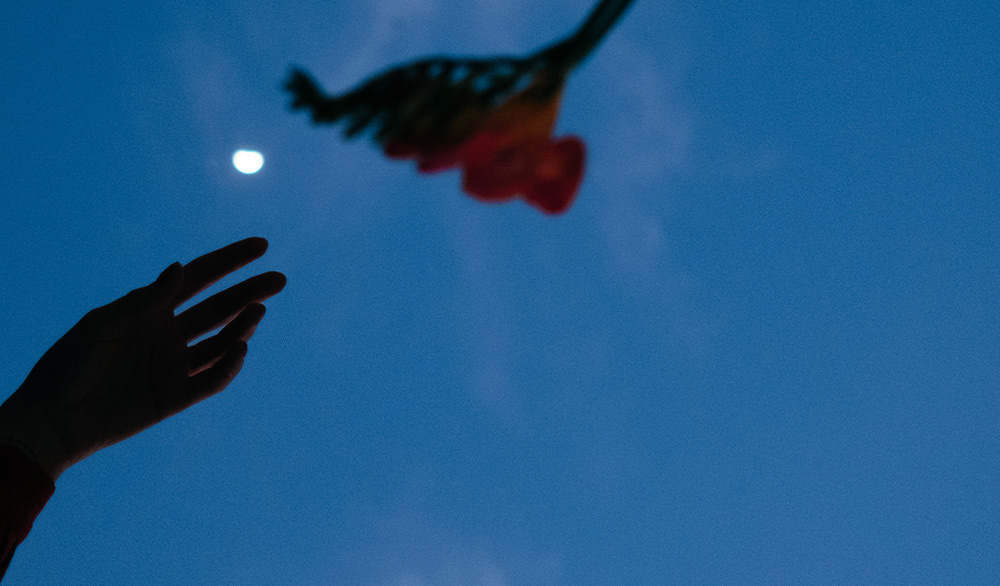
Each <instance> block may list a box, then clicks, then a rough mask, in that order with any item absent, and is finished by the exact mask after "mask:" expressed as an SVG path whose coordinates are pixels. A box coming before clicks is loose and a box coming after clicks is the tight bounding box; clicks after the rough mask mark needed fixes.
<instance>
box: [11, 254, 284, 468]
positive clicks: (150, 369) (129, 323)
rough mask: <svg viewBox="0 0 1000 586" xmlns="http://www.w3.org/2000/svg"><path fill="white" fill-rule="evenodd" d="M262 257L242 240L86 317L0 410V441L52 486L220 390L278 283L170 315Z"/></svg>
mask: <svg viewBox="0 0 1000 586" xmlns="http://www.w3.org/2000/svg"><path fill="white" fill-rule="evenodd" d="M265 250H267V241H266V240H264V239H263V238H248V239H246V240H241V241H239V242H236V243H234V244H230V245H229V246H226V247H224V248H221V249H219V250H216V251H214V252H210V253H208V254H206V255H204V256H201V257H199V258H196V259H194V260H193V261H191V262H190V263H188V264H187V265H183V266H182V265H181V264H180V263H174V264H173V265H170V266H169V267H168V268H167V269H166V270H165V271H163V273H162V274H161V275H160V276H159V278H157V279H156V281H155V282H154V283H152V284H151V285H148V286H146V287H141V288H139V289H136V290H134V291H132V292H130V293H129V294H127V295H125V296H124V297H122V298H120V299H118V300H116V301H113V302H111V303H109V304H108V305H105V306H102V307H98V308H97V309H94V310H92V311H90V312H89V313H87V314H86V315H85V316H84V317H83V319H81V320H80V321H79V322H78V323H77V324H76V325H75V326H73V327H72V328H71V329H70V330H69V332H67V333H66V335H64V336H63V337H62V338H60V339H59V341H57V342H56V343H55V344H54V345H53V346H52V348H50V349H49V350H48V351H47V352H46V353H45V354H44V355H43V356H42V358H41V360H39V361H38V364H36V365H35V367H34V368H33V369H32V370H31V373H30V374H29V375H28V378H27V379H26V380H25V381H24V384H22V385H21V387H20V388H19V389H18V390H17V392H15V393H14V394H13V395H12V396H11V397H10V398H9V399H8V400H7V401H6V402H5V403H4V404H3V405H2V406H0V442H2V443H10V444H13V445H16V446H17V447H19V448H21V450H22V451H24V452H25V455H27V456H28V457H29V458H31V459H33V460H34V461H35V462H36V463H38V464H39V465H40V466H41V467H42V468H43V469H44V470H45V471H46V472H47V473H48V474H49V475H50V476H51V477H52V479H53V480H55V479H56V478H58V477H59V475H60V474H62V472H63V471H65V470H66V469H67V468H69V467H70V466H72V465H73V464H75V463H77V462H79V461H80V460H83V459H84V458H86V457H87V456H89V455H91V454H93V453H94V452H96V451H98V450H100V449H102V448H105V447H108V446H110V445H113V444H115V443H118V442H120V441H122V440H124V439H127V438H129V437H132V436H133V435H135V434H137V433H139V432H140V431H142V430H144V429H146V428H148V427H150V426H152V425H154V424H156V423H158V422H160V421H162V420H164V419H166V418H167V417H170V416H171V415H174V414H176V413H178V412H180V411H183V410H184V409H186V408H188V407H190V406H191V405H193V404H195V403H197V402H199V401H201V400H203V399H205V398H207V397H210V396H212V395H214V394H216V393H218V392H219V391H221V390H222V389H224V388H226V386H227V385H228V384H229V383H230V382H231V381H232V380H233V378H234V377H235V376H236V375H237V374H238V373H239V371H240V368H241V367H242V366H243V359H244V357H245V356H246V352H247V344H246V343H247V340H249V339H250V336H252V335H253V333H254V330H255V329H256V328H257V324H258V323H259V322H260V320H261V318H263V317H264V306H263V305H261V303H260V302H261V301H264V300H265V299H267V298H269V297H271V296H272V295H274V294H276V293H278V292H279V291H281V289H282V288H283V287H284V286H285V276H284V275H282V274H281V273H277V272H269V273H264V274H262V275H257V276H255V277H251V278H249V279H247V280H245V281H243V282H241V283H238V284H236V285H233V286H232V287H230V288H228V289H226V290H224V291H221V292H219V293H216V294H215V295H212V296H211V297H209V298H207V299H205V300H204V301H201V302H200V303H198V304H196V305H194V306H192V307H190V308H188V309H186V310H185V311H183V312H181V313H179V314H177V315H174V310H176V309H177V308H178V307H179V306H180V305H181V304H183V303H184V302H185V301H187V300H189V299H191V298H192V297H194V296H195V295H196V294H198V292H200V291H202V290H204V289H205V288H207V287H208V286H210V285H211V284H212V283H215V282H216V281H218V280H219V279H221V278H223V277H225V276H226V275H228V274H229V273H232V272H233V271H235V270H237V269H239V268H240V267H242V266H245V265H247V264H249V263H250V262H251V261H253V260H255V259H257V258H259V257H260V256H261V255H263V254H264V251H265ZM221 326H225V327H223V328H222V330H221V331H219V332H218V333H216V334H215V335H213V336H211V337H208V338H206V339H204V340H202V341H200V342H198V343H196V344H193V345H191V346H188V344H189V343H190V342H192V341H193V340H195V339H196V338H198V337H200V336H202V335H204V334H206V333H208V332H211V331H212V330H214V329H216V328H219V327H221Z"/></svg>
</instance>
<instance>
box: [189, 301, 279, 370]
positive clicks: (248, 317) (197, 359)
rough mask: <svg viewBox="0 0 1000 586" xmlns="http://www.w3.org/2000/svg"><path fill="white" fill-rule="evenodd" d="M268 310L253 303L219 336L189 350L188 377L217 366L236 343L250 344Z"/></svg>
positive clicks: (223, 329) (216, 335)
mask: <svg viewBox="0 0 1000 586" xmlns="http://www.w3.org/2000/svg"><path fill="white" fill-rule="evenodd" d="M265 311H266V308H265V307H264V306H263V305H261V304H260V303H251V304H250V305H248V306H247V307H246V309H244V310H243V311H241V312H240V314H239V315H237V316H236V317H235V318H234V319H233V321H231V322H229V324H228V325H226V327H224V328H222V331H220V332H219V333H218V334H215V335H214V336H212V337H210V338H206V339H204V340H202V341H201V342H198V343H197V344H195V345H194V346H191V347H190V348H188V350H187V353H188V358H187V363H188V376H194V375H196V374H198V373H200V372H202V371H204V370H207V369H209V368H211V367H212V366H214V365H215V363H217V362H218V361H219V360H220V359H221V358H222V357H223V355H225V353H226V351H228V349H229V348H230V347H231V346H232V345H233V343H234V342H248V341H249V340H250V338H251V336H253V334H254V332H255V331H256V330H257V325H258V324H259V323H260V320H261V319H263V317H264V313H265Z"/></svg>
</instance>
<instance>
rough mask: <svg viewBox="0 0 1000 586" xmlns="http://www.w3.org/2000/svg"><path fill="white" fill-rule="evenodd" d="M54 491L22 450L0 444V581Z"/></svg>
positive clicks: (51, 483) (53, 486) (40, 469)
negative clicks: (16, 550) (15, 551)
mask: <svg viewBox="0 0 1000 586" xmlns="http://www.w3.org/2000/svg"><path fill="white" fill-rule="evenodd" d="M55 488H56V487H55V484H54V483H53V482H52V478H50V477H49V475H48V474H46V472H45V471H44V470H43V469H42V468H41V467H39V466H38V465H37V464H36V463H35V462H33V461H31V460H30V459H28V458H27V457H26V456H25V455H24V454H23V453H22V452H21V450H19V449H17V448H15V447H13V446H10V445H8V444H4V443H0V579H2V578H3V575H4V573H6V571H7V565H8V564H10V560H11V557H13V555H14V550H15V549H16V548H17V546H18V545H19V544H20V543H21V542H22V541H24V539H25V538H26V537H27V536H28V532H30V531H31V526H32V524H33V523H34V521H35V518H36V517H37V516H38V514H39V513H41V512H42V508H43V507H45V503H47V502H48V500H49V498H50V497H51V496H52V493H53V492H54V491H55Z"/></svg>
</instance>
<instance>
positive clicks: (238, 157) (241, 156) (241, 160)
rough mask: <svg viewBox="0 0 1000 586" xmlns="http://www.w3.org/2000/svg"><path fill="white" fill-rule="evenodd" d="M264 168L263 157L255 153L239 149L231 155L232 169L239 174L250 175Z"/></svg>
mask: <svg viewBox="0 0 1000 586" xmlns="http://www.w3.org/2000/svg"><path fill="white" fill-rule="evenodd" d="M263 166H264V155H262V154H260V153H259V152H257V151H245V150H243V149H240V150H238V151H236V152H235V153H233V167H236V170H237V171H239V172H240V173H246V174H247V175H252V174H253V173H256V172H257V171H260V168H261V167H263Z"/></svg>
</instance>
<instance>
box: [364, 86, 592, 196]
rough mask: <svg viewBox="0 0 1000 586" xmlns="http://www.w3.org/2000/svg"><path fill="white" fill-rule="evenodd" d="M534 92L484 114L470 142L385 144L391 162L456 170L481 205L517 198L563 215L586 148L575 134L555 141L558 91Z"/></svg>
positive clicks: (418, 138)
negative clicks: (542, 94) (412, 161)
mask: <svg viewBox="0 0 1000 586" xmlns="http://www.w3.org/2000/svg"><path fill="white" fill-rule="evenodd" d="M535 89H536V88H533V87H532V88H528V89H526V90H524V91H523V92H522V93H520V94H516V95H515V96H514V97H513V98H512V99H510V100H509V101H507V102H506V103H505V104H503V105H501V106H500V107H498V108H496V109H495V110H492V111H482V112H481V113H480V117H479V120H477V121H475V122H474V123H473V124H474V126H472V128H473V129H474V130H473V132H470V133H468V138H466V139H465V140H463V141H461V142H458V143H456V144H447V143H445V144H441V143H439V142H436V141H434V140H433V139H430V140H427V139H428V138H430V137H421V136H415V137H408V138H403V137H398V138H394V139H392V140H390V141H388V142H387V143H386V144H385V145H384V149H385V154H386V155H387V156H388V157H390V158H394V159H411V158H412V159H416V161H417V169H418V170H420V171H421V172H422V173H436V172H439V171H444V170H446V169H451V168H453V167H456V166H460V167H461V168H462V171H463V175H462V188H463V189H464V190H465V192H466V193H468V194H469V195H471V196H473V197H475V198H477V199H480V200H482V201H505V200H509V199H511V198H514V197H516V196H518V195H521V196H523V197H524V198H525V200H526V201H527V202H528V203H530V204H532V205H534V206H536V207H538V208H539V209H541V210H542V211H544V212H546V213H550V214H557V213H561V212H564V211H566V210H567V209H568V208H569V206H570V204H571V203H572V202H573V199H574V197H576V193H577V190H578V189H579V188H580V182H581V181H582V179H583V168H584V152H585V149H584V145H583V141H582V140H580V139H579V138H577V137H575V136H570V137H565V138H560V139H553V138H552V136H551V134H552V130H553V127H554V126H555V121H556V116H557V115H558V110H559V101H560V97H561V93H562V92H561V88H560V91H556V92H549V93H550V94H551V95H550V96H549V97H548V98H547V99H539V98H538V97H536V96H534V95H533V90H535Z"/></svg>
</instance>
